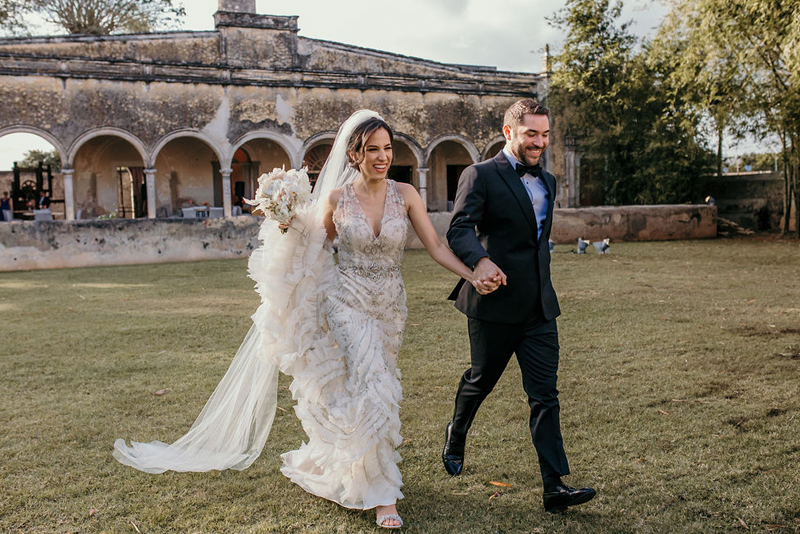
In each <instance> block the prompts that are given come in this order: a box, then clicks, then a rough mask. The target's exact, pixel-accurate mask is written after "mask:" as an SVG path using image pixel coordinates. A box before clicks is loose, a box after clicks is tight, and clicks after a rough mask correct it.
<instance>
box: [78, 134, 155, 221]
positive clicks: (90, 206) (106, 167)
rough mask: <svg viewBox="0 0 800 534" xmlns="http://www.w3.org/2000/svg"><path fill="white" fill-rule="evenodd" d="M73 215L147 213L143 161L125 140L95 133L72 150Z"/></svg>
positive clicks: (144, 215)
mask: <svg viewBox="0 0 800 534" xmlns="http://www.w3.org/2000/svg"><path fill="white" fill-rule="evenodd" d="M73 159H74V161H73V162H72V167H73V169H75V174H74V176H73V191H74V197H75V218H76V219H92V218H97V217H102V218H129V219H132V218H136V217H146V216H147V205H146V202H147V200H146V196H147V195H146V191H145V186H144V162H143V161H142V156H141V154H140V153H139V151H138V150H137V149H136V147H134V146H133V145H132V144H131V143H130V142H129V141H128V140H126V139H123V138H121V137H117V136H115V135H98V136H97V137H92V138H90V139H88V140H86V141H85V142H84V143H83V144H82V145H80V147H78V149H77V151H76V152H75V157H74V158H73Z"/></svg>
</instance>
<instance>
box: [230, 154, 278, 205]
mask: <svg viewBox="0 0 800 534" xmlns="http://www.w3.org/2000/svg"><path fill="white" fill-rule="evenodd" d="M291 166H292V162H291V159H290V158H289V154H287V153H286V151H285V150H284V149H283V148H282V147H281V146H280V145H279V144H278V143H276V142H275V141H273V140H271V139H262V138H258V139H251V140H250V141H248V142H246V143H244V144H243V145H242V146H241V147H239V149H238V150H237V151H236V152H235V153H234V155H233V161H232V162H231V169H232V170H233V172H232V173H231V196H232V199H231V205H232V206H239V207H240V208H241V209H242V210H244V211H249V210H250V206H248V205H247V204H244V202H243V199H245V198H253V197H254V196H255V192H256V190H257V189H258V177H259V176H260V175H261V174H263V173H267V172H271V171H272V170H273V169H276V168H278V169H280V168H286V169H289V168H291Z"/></svg>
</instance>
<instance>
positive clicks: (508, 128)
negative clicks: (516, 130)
mask: <svg viewBox="0 0 800 534" xmlns="http://www.w3.org/2000/svg"><path fill="white" fill-rule="evenodd" d="M503 135H504V136H505V138H506V141H511V126H509V125H508V124H504V125H503Z"/></svg>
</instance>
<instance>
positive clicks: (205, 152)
mask: <svg viewBox="0 0 800 534" xmlns="http://www.w3.org/2000/svg"><path fill="white" fill-rule="evenodd" d="M214 20H215V29H214V30H213V31H192V32H166V33H147V34H133V35H112V36H102V37H95V36H56V37H26V38H6V39H0V99H1V100H2V102H3V106H2V111H0V136H3V135H6V134H10V133H15V132H27V133H32V134H36V135H38V136H41V137H42V138H44V139H46V140H47V141H48V142H50V143H51V144H52V145H53V146H54V147H55V149H56V150H57V151H58V153H59V155H60V156H61V161H62V166H63V169H62V175H63V191H64V212H65V216H66V219H75V218H91V217H95V216H98V215H103V214H106V213H109V212H112V211H115V210H116V211H119V212H120V215H122V213H121V209H120V208H125V215H124V216H127V217H131V216H133V215H138V216H140V217H149V218H161V217H169V216H173V215H178V214H180V212H181V208H182V207H185V206H188V205H191V204H196V205H202V204H208V205H210V206H219V207H223V208H224V214H225V216H230V215H231V211H232V210H231V207H232V199H233V201H234V202H235V200H236V197H237V196H238V197H248V196H250V195H251V194H252V192H253V190H254V184H255V181H256V179H257V177H258V176H259V175H260V174H261V173H262V172H268V171H269V170H271V169H273V168H275V167H281V166H286V167H287V168H289V167H300V166H303V165H307V166H308V167H309V171H310V174H311V175H312V177H313V175H314V174H315V173H317V172H319V170H320V169H321V167H322V164H323V162H324V161H325V158H326V157H327V154H328V152H329V150H330V146H331V144H332V140H333V137H334V136H335V133H336V128H337V127H338V125H339V124H340V123H341V122H342V121H343V120H344V119H345V118H347V116H349V115H350V113H352V112H353V111H354V110H356V109H360V108H370V109H374V110H376V111H378V112H380V113H381V114H382V115H383V116H384V117H385V118H386V119H387V121H388V122H389V123H390V124H391V125H392V126H393V128H394V129H395V131H396V134H397V135H396V138H395V160H394V164H393V168H392V173H393V174H392V177H394V178H395V179H397V180H402V181H407V182H410V183H413V184H414V185H415V186H416V187H417V188H418V189H419V191H420V193H421V194H422V197H423V199H425V200H426V202H427V206H428V209H429V210H431V211H446V210H447V208H448V201H451V200H452V199H453V196H454V194H455V188H456V184H457V180H458V176H459V174H460V172H461V170H462V169H463V168H464V167H465V166H467V165H469V164H471V163H474V162H477V161H480V160H482V159H485V158H487V157H491V156H493V155H494V154H496V153H497V151H499V150H500V149H501V148H502V146H503V142H504V140H503V137H502V135H501V131H500V129H501V126H502V114H503V112H504V110H505V109H506V107H507V106H508V105H509V104H510V103H511V102H513V101H515V100H517V99H519V98H521V97H534V98H537V97H539V96H540V92H541V91H542V90H543V88H544V87H545V85H546V76H544V75H537V74H530V73H517V72H503V71H498V70H496V69H495V68H493V67H476V66H465V65H451V64H442V63H436V62H432V61H427V60H424V59H418V58H410V57H406V56H402V55H398V54H392V53H388V52H382V51H378V50H371V49H365V48H360V47H356V46H351V45H346V44H341V43H336V42H330V41H322V40H317V39H309V38H306V37H301V36H299V35H298V33H297V32H298V27H297V17H295V16H271V15H259V14H256V13H255V0H219V10H218V11H217V12H216V13H215V14H214ZM0 142H2V139H0ZM552 145H555V146H553V149H554V150H551V152H550V154H549V156H550V160H551V164H550V168H551V169H552V170H555V171H556V174H563V173H559V172H558V171H560V170H564V164H561V165H555V162H556V161H557V160H559V159H560V160H561V161H563V162H565V163H566V162H567V160H568V158H564V157H563V156H561V157H560V158H559V155H558V153H557V150H558V146H557V145H558V143H556V142H553V143H552ZM569 198H570V191H569V188H567V187H564V184H562V187H561V190H560V192H559V198H558V199H557V201H558V204H559V205H561V206H563V207H567V206H569V205H575V203H574V202H572V201H570V200H569ZM132 214H133V215H132Z"/></svg>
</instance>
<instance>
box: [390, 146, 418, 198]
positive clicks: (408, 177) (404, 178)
mask: <svg viewBox="0 0 800 534" xmlns="http://www.w3.org/2000/svg"><path fill="white" fill-rule="evenodd" d="M392 151H393V152H394V154H393V155H392V166H391V167H389V175H388V176H389V178H391V179H392V180H394V181H396V182H402V183H406V184H413V185H414V187H416V188H417V189H419V177H418V176H417V158H416V156H414V152H412V151H411V148H410V147H409V146H408V145H407V144H406V143H405V142H404V141H402V140H399V139H397V138H396V137H395V139H394V143H393V144H392Z"/></svg>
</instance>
